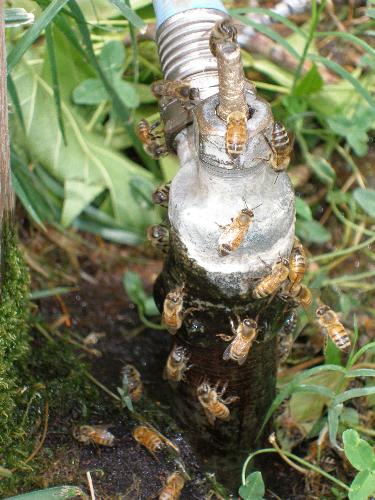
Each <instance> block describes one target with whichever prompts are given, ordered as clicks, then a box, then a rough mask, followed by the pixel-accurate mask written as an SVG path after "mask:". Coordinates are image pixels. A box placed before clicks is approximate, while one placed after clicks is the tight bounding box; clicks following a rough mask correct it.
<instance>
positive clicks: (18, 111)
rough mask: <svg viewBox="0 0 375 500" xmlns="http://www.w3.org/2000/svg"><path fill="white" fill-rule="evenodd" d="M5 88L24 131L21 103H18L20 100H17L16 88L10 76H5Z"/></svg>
mask: <svg viewBox="0 0 375 500" xmlns="http://www.w3.org/2000/svg"><path fill="white" fill-rule="evenodd" d="M7 87H8V92H9V96H10V98H11V100H12V103H13V106H14V109H15V111H16V115H17V116H18V119H19V121H20V123H21V125H22V128H23V129H24V130H25V122H24V119H23V113H22V107H21V103H20V100H19V98H18V93H17V89H16V86H15V85H14V82H13V79H12V77H11V75H10V74H9V75H8V76H7Z"/></svg>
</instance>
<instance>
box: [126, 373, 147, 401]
mask: <svg viewBox="0 0 375 500" xmlns="http://www.w3.org/2000/svg"><path fill="white" fill-rule="evenodd" d="M121 376H122V379H123V380H124V381H125V382H126V384H127V388H128V391H129V396H130V399H131V400H132V401H134V402H137V401H139V400H140V399H141V397H142V393H143V383H142V379H141V374H140V373H139V371H138V370H137V368H136V367H135V366H133V365H130V364H128V365H125V366H123V367H122V368H121Z"/></svg>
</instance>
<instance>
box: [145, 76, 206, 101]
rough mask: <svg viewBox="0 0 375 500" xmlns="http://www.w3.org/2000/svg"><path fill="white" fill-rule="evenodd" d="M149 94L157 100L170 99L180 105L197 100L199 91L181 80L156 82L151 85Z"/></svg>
mask: <svg viewBox="0 0 375 500" xmlns="http://www.w3.org/2000/svg"><path fill="white" fill-rule="evenodd" d="M151 92H152V93H153V94H154V96H155V97H156V98H157V99H160V98H161V97H170V98H175V99H178V100H179V101H180V102H181V103H182V104H184V103H189V102H191V101H196V100H197V99H199V89H197V88H195V87H191V85H190V82H188V81H181V80H158V81H156V82H154V83H153V84H152V85H151Z"/></svg>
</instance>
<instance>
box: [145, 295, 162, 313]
mask: <svg viewBox="0 0 375 500" xmlns="http://www.w3.org/2000/svg"><path fill="white" fill-rule="evenodd" d="M143 305H144V309H145V315H146V316H158V314H159V309H158V308H157V307H156V304H155V300H154V297H147V299H146V300H145V302H144V304H143Z"/></svg>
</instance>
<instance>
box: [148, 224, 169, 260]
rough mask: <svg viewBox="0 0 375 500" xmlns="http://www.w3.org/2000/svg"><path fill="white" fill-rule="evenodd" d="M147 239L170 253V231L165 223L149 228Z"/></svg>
mask: <svg viewBox="0 0 375 500" xmlns="http://www.w3.org/2000/svg"><path fill="white" fill-rule="evenodd" d="M147 239H148V241H149V242H150V243H151V245H152V246H153V247H154V248H156V249H157V250H160V251H161V252H163V253H168V248H169V231H168V228H167V227H166V226H164V225H163V224H155V225H154V226H150V227H149V228H147Z"/></svg>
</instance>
